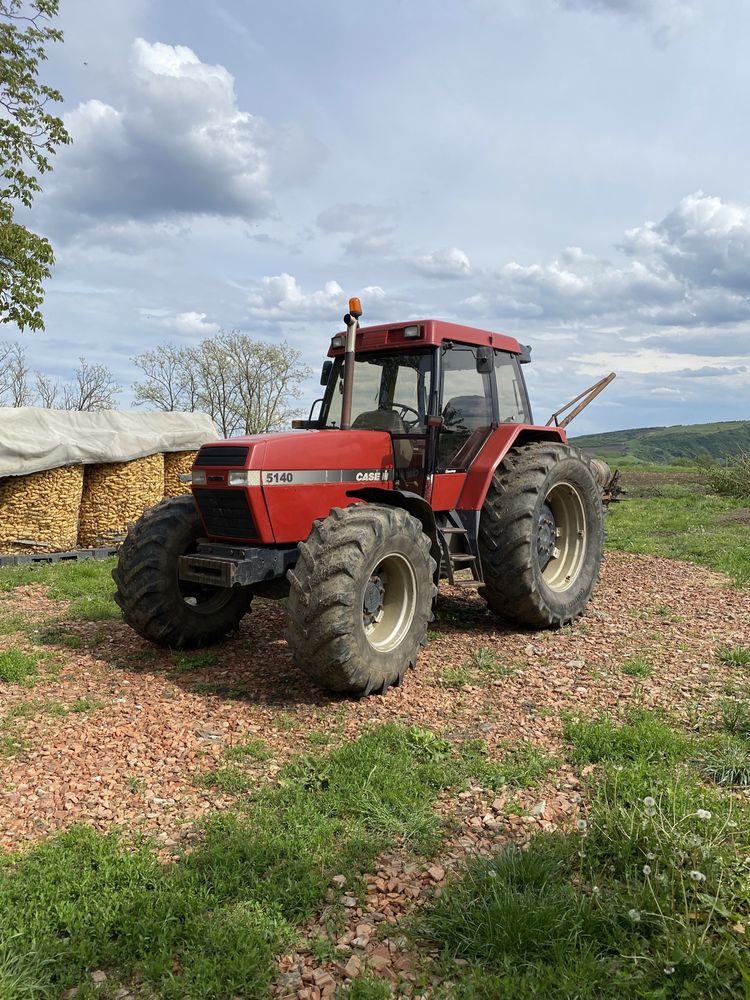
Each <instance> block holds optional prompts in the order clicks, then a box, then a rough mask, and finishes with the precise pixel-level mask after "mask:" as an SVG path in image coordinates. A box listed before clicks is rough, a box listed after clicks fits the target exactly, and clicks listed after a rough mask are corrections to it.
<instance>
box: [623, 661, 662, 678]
mask: <svg viewBox="0 0 750 1000" xmlns="http://www.w3.org/2000/svg"><path fill="white" fill-rule="evenodd" d="M620 669H621V670H622V672H623V673H624V674H628V675H629V676H630V677H650V676H651V674H652V673H653V669H654V668H653V667H652V666H651V661H650V660H649V658H648V657H647V656H631V657H629V658H628V659H627V660H625V662H624V663H623V665H622V667H621V668H620Z"/></svg>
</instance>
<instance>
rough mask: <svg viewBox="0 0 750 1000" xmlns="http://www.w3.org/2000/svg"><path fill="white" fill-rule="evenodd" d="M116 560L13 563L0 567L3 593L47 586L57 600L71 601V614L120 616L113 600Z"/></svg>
mask: <svg viewBox="0 0 750 1000" xmlns="http://www.w3.org/2000/svg"><path fill="white" fill-rule="evenodd" d="M114 565H115V560H114V559H83V560H77V561H75V562H73V561H71V562H62V563H55V564H52V565H49V564H36V565H32V566H10V567H7V568H3V569H0V593H2V592H10V591H13V590H15V588H16V587H20V586H23V585H27V584H33V583H38V584H42V585H43V586H45V587H46V588H47V596H48V597H50V598H51V599H52V600H54V601H57V600H59V601H70V602H71V606H70V613H69V616H70V617H73V618H78V619H82V620H84V621H107V620H109V619H117V618H119V617H121V616H120V610H119V608H118V607H117V605H116V604H115V602H114V601H113V600H112V595H113V594H114V589H115V585H114V583H113V581H112V569H113V567H114Z"/></svg>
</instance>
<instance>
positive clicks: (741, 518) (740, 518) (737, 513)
mask: <svg viewBox="0 0 750 1000" xmlns="http://www.w3.org/2000/svg"><path fill="white" fill-rule="evenodd" d="M716 520H717V521H718V522H719V524H750V507H738V508H737V509H736V510H725V511H724V512H723V513H722V514H717V515H716Z"/></svg>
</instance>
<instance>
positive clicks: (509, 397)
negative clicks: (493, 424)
mask: <svg viewBox="0 0 750 1000" xmlns="http://www.w3.org/2000/svg"><path fill="white" fill-rule="evenodd" d="M495 378H496V379H497V405H498V416H499V419H500V423H501V424H526V423H529V421H530V419H531V415H530V414H529V412H528V403H527V400H526V393H525V391H524V388H523V383H522V381H521V375H520V372H519V370H518V362H517V361H516V359H515V357H514V356H513V355H512V354H507V353H506V352H505V351H495Z"/></svg>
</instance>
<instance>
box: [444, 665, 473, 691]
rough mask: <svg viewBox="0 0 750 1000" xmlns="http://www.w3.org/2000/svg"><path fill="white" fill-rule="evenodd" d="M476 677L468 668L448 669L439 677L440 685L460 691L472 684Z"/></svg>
mask: <svg viewBox="0 0 750 1000" xmlns="http://www.w3.org/2000/svg"><path fill="white" fill-rule="evenodd" d="M473 680H474V675H473V674H472V672H471V671H470V670H469V669H468V668H467V667H447V668H446V669H445V670H443V671H442V672H441V673H440V675H439V676H438V683H439V684H440V685H441V687H447V688H456V689H457V690H460V689H461V688H463V687H466V685H467V684H471V682H472V681H473Z"/></svg>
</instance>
